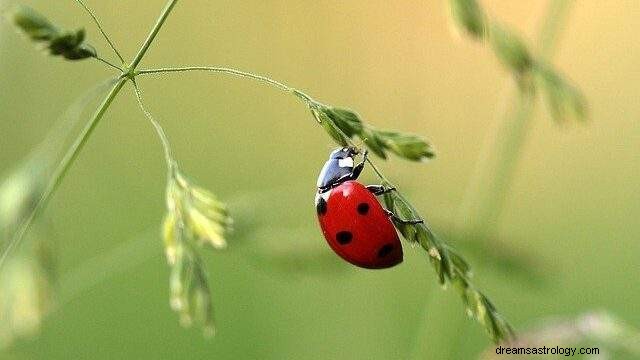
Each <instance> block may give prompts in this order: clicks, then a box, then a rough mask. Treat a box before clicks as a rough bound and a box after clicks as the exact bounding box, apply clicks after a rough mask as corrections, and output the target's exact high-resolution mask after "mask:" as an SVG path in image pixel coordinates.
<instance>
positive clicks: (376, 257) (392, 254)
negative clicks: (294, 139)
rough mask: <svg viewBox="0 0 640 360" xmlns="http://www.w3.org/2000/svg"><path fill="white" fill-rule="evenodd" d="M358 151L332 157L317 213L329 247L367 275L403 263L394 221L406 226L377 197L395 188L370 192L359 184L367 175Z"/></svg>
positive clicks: (341, 151)
mask: <svg viewBox="0 0 640 360" xmlns="http://www.w3.org/2000/svg"><path fill="white" fill-rule="evenodd" d="M357 154H358V151H357V150H356V149H354V148H351V147H345V148H339V149H336V150H334V151H333V152H331V155H329V160H327V162H326V163H325V164H324V167H323V168H322V171H321V172H320V175H319V176H318V183H317V186H318V193H317V194H316V211H317V213H318V220H319V221H320V227H321V228H322V233H323V234H324V237H325V239H326V240H327V242H328V243H329V246H331V248H332V249H333V251H335V252H336V254H338V255H339V256H340V257H342V258H343V259H344V260H346V261H348V262H350V263H352V264H354V265H356V266H359V267H363V268H367V269H384V268H389V267H392V266H395V265H397V264H399V263H401V262H402V245H401V243H400V239H399V238H398V233H397V232H396V229H395V227H394V226H393V223H392V222H391V220H390V217H393V219H394V220H396V221H399V222H404V223H419V222H422V220H400V219H398V218H396V217H395V215H393V213H391V212H390V211H388V210H386V209H385V208H383V207H382V205H381V204H380V202H378V199H377V198H376V196H377V195H382V194H384V193H386V192H389V191H394V190H395V189H394V188H385V187H384V186H382V185H369V186H364V185H362V184H361V183H359V182H357V181H356V179H357V178H358V176H359V175H360V173H361V172H362V169H364V164H365V161H366V158H367V152H366V151H365V152H364V154H363V160H362V162H361V163H359V164H358V165H355V166H354V156H356V155H357Z"/></svg>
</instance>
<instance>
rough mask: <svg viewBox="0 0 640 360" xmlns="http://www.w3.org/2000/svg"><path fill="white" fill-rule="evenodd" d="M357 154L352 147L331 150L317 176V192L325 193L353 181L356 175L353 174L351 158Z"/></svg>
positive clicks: (356, 150)
mask: <svg viewBox="0 0 640 360" xmlns="http://www.w3.org/2000/svg"><path fill="white" fill-rule="evenodd" d="M358 153H359V152H358V149H356V148H353V147H343V148H338V149H336V150H333V151H332V152H331V155H329V160H327V162H326V163H325V164H324V167H323V168H322V170H321V171H320V175H319V176H318V182H317V186H318V190H319V191H320V192H325V191H327V190H329V189H331V188H333V187H334V186H337V185H339V184H341V183H342V182H345V181H347V180H355V178H356V177H357V175H358V174H356V173H354V164H353V157H354V156H356V155H357V154H358ZM358 173H359V172H358Z"/></svg>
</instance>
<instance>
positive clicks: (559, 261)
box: [0, 0, 640, 359]
mask: <svg viewBox="0 0 640 360" xmlns="http://www.w3.org/2000/svg"><path fill="white" fill-rule="evenodd" d="M13 3H16V2H14V1H4V2H2V3H1V4H2V5H1V6H2V8H6V7H8V6H9V5H11V4H13ZM20 3H22V4H27V5H31V6H33V7H35V8H36V9H38V10H39V11H40V12H42V13H44V14H46V15H47V16H48V17H49V18H50V19H53V20H55V21H57V22H59V23H60V24H63V25H65V26H66V27H69V28H76V27H80V26H84V27H86V28H87V30H88V35H89V39H90V41H91V43H92V44H94V45H97V47H98V50H99V52H100V53H102V54H105V55H106V54H108V51H107V50H108V49H107V48H106V47H105V46H103V42H102V41H101V39H100V38H99V34H98V32H97V31H96V29H95V27H94V26H92V25H91V23H90V19H89V18H88V17H87V16H86V15H85V14H84V13H83V12H82V10H81V8H80V7H79V6H77V5H76V4H75V3H74V2H73V1H55V2H54V1H27V0H24V1H20ZM88 5H90V6H91V7H92V8H93V9H94V10H95V12H96V13H97V14H98V15H99V17H100V18H101V20H102V21H103V24H104V26H105V27H106V29H107V30H108V32H109V33H110V34H111V36H112V38H113V39H114V41H115V43H116V44H117V45H118V46H119V47H120V49H121V50H122V52H123V53H124V54H125V55H127V56H128V57H129V58H130V57H131V56H132V55H133V54H134V53H135V52H136V50H137V49H138V47H139V45H140V44H141V42H142V40H143V39H144V37H145V36H146V33H147V32H148V30H149V28H150V27H151V25H152V24H153V22H154V21H155V18H156V17H157V15H158V14H159V12H160V10H161V8H162V6H163V5H164V1H163V0H145V1H88ZM483 5H485V6H486V7H487V10H488V12H489V13H491V14H492V15H493V16H495V17H496V18H498V19H501V20H502V21H503V22H505V23H507V24H509V25H511V26H512V27H514V28H515V29H517V30H518V31H519V32H520V33H521V34H522V35H523V36H524V37H525V38H526V39H527V40H532V39H533V38H534V37H535V34H536V32H537V30H538V28H539V25H540V22H541V20H542V17H543V14H544V11H545V8H546V5H547V1H531V2H524V1H509V0H496V1H484V2H483ZM638 13H640V3H639V2H638V1H635V0H627V1H616V2H606V3H605V2H602V1H595V0H589V1H580V2H576V4H575V5H574V6H573V8H572V11H571V14H570V16H569V17H568V21H567V23H566V26H565V28H564V30H563V31H562V33H561V39H560V42H559V50H558V52H557V56H556V57H555V59H554V61H553V62H554V64H556V65H557V67H558V68H559V69H560V70H561V71H562V72H563V73H565V74H566V75H567V76H568V77H569V78H571V79H572V80H573V81H574V82H575V83H576V84H578V85H579V86H580V88H581V89H582V90H583V91H584V92H585V94H586V96H587V97H588V100H589V103H590V110H591V115H590V121H589V122H588V123H586V124H577V125H575V124H572V125H568V126H557V124H554V123H553V121H551V119H550V117H549V115H548V112H547V111H546V108H545V107H544V106H542V105H543V104H540V105H541V106H538V108H537V110H536V113H535V115H534V118H533V120H532V126H531V128H530V132H529V134H528V137H527V141H526V143H525V144H524V148H523V149H522V151H523V153H522V157H521V159H520V162H519V163H518V166H517V170H516V174H515V178H514V182H513V184H512V186H511V188H509V189H508V192H507V193H508V199H507V203H506V205H505V211H504V214H503V216H502V217H501V218H500V224H499V227H498V231H499V235H500V238H501V239H503V241H504V242H506V243H507V245H508V246H509V248H510V251H513V252H514V253H516V255H523V256H526V257H527V258H528V259H532V260H533V262H534V263H535V264H536V266H537V268H536V269H535V272H536V273H539V276H538V277H537V278H538V279H539V280H538V281H533V282H532V281H529V280H527V277H526V276H513V271H509V270H506V271H505V269H500V268H496V267H495V266H491V264H490V263H489V262H490V261H489V260H487V256H484V254H483V253H481V252H478V251H477V250H476V251H474V250H473V249H472V248H473V246H470V245H468V244H465V243H459V242H458V241H457V240H453V239H451V237H450V236H449V238H450V240H451V242H452V243H453V245H454V246H457V247H458V248H459V249H460V250H461V252H462V253H463V255H466V256H467V257H468V258H469V259H470V261H471V264H472V266H473V267H474V273H475V277H476V282H477V284H478V287H479V288H481V289H482V290H483V291H484V292H486V293H487V294H488V295H489V297H490V298H491V299H492V300H493V301H494V302H495V303H496V305H497V306H498V308H499V309H500V310H501V312H502V313H503V314H504V315H505V316H506V317H507V318H508V319H509V320H510V321H511V322H512V323H513V324H514V325H515V327H516V328H517V329H526V328H527V327H529V326H531V325H534V324H537V323H538V322H539V321H540V319H543V318H546V317H549V316H572V315H577V314H581V313H584V312H586V311H591V310H594V309H596V310H597V309H604V310H607V311H610V312H611V313H613V314H615V315H617V316H618V317H620V318H622V319H624V320H625V321H627V322H628V323H630V324H634V325H636V326H638V325H640V312H638V303H640V283H639V282H638V275H639V274H640V271H639V270H640V265H639V263H640V242H639V241H638V236H639V235H640V222H639V221H638V215H639V214H640V191H639V187H638V177H639V175H640V158H639V157H638V150H639V149H640V123H639V122H638V118H639V116H640V102H638V101H637V93H638V90H637V87H638V85H637V84H639V83H640V72H639V71H638V60H639V59H640V42H639V41H638V37H637V30H638V29H640V18H639V17H638V16H637V14H638ZM451 29H452V26H451V21H450V19H449V15H448V8H447V3H446V2H445V1H443V0H440V1H403V2H392V1H317V2H316V1H313V2H312V1H298V2H293V1H282V0H280V1H275V0H274V1H242V2H237V1H205V0H194V1H181V2H180V3H179V4H178V6H177V8H176V9H175V11H174V12H173V14H172V15H171V17H170V19H169V20H168V22H167V23H166V24H165V27H164V28H163V29H162V32H161V34H160V35H159V37H158V38H157V41H156V42H155V44H154V45H153V47H152V49H151V51H150V52H149V54H148V56H147V57H146V58H145V60H144V62H143V66H146V67H160V66H171V65H200V64H209V65H220V66H232V67H235V68H239V69H243V70H248V71H252V72H256V73H259V74H266V75H269V76H271V77H273V78H275V79H278V80H280V81H283V82H285V83H287V84H289V85H291V86H294V87H297V88H300V89H302V90H304V91H306V92H308V93H309V94H311V95H312V96H314V97H316V98H317V99H319V100H320V101H323V102H326V103H328V104H333V105H341V106H347V107H350V108H353V109H356V110H357V111H358V112H359V113H360V114H361V115H362V116H363V117H364V118H365V119H366V120H367V121H368V122H369V123H371V124H373V125H374V126H377V127H383V128H393V129H398V130H403V131H407V132H414V133H417V134H420V135H422V136H424V137H425V138H427V139H428V140H429V141H430V142H432V143H433V144H434V146H435V149H436V151H437V158H436V160H435V161H432V162H430V163H427V164H415V163H410V162H406V161H403V160H400V159H398V158H391V159H390V160H389V161H387V162H384V163H383V162H381V161H378V163H379V165H380V166H381V167H382V168H383V170H384V172H385V174H386V175H387V177H389V178H390V179H392V181H394V182H395V183H396V184H397V185H398V186H399V187H401V189H402V190H403V192H404V193H405V194H406V195H408V196H409V198H410V199H411V200H412V202H413V203H414V204H415V205H416V206H417V207H418V209H419V210H421V211H422V212H423V213H424V214H426V215H427V216H428V218H429V219H430V221H431V222H432V223H433V225H434V227H435V229H436V231H437V232H439V233H441V234H443V235H445V236H447V234H449V233H450V232H451V229H450V227H451V225H452V224H453V223H454V222H455V221H456V219H457V214H458V210H459V204H460V203H461V202H462V198H463V196H464V193H465V188H466V184H467V182H468V180H469V178H470V176H471V175H472V172H473V168H474V164H475V163H476V161H477V156H478V153H479V151H480V148H481V145H482V142H483V139H484V137H485V135H486V134H487V133H488V132H491V131H493V128H494V125H495V123H496V122H497V121H499V119H500V114H501V113H502V112H503V109H504V107H505V105H506V104H505V102H506V101H507V99H508V96H507V94H508V90H507V89H508V86H507V85H508V83H509V79H510V75H509V74H508V73H507V72H506V71H505V70H504V68H503V67H502V66H501V65H500V64H499V63H498V62H497V61H496V60H495V56H494V55H493V54H492V53H491V52H490V51H489V50H488V49H487V48H486V47H485V46H483V45H482V44H480V43H477V42H473V41H470V40H469V39H466V38H464V37H460V36H458V35H456V34H455V33H453V32H452V31H451ZM530 43H533V41H530ZM111 74H112V73H111V72H110V70H108V69H107V68H105V67H103V66H102V65H101V64H99V63H97V62H94V61H84V62H78V63H70V62H64V61H62V60H60V59H54V58H50V57H47V56H45V55H43V54H42V53H41V52H38V51H36V50H35V49H34V46H33V45H32V44H30V43H29V42H27V41H25V39H24V38H23V37H22V36H18V35H17V34H16V33H15V31H14V30H13V28H12V26H11V25H10V24H8V23H7V22H6V21H2V22H0V79H2V85H1V87H0V135H1V136H0V173H6V172H9V171H10V170H11V169H13V167H14V166H16V165H17V164H19V163H20V162H21V160H22V159H23V158H24V157H25V156H26V154H28V153H29V151H30V149H32V148H33V147H35V146H36V145H37V144H38V143H40V142H41V141H42V140H43V139H44V138H45V136H46V134H47V133H48V131H49V130H50V129H51V128H52V127H54V126H55V124H56V119H57V118H58V117H59V116H60V115H61V114H62V113H63V112H64V111H65V109H66V108H67V107H68V106H69V105H70V104H71V103H72V102H73V101H74V100H75V99H76V98H77V97H79V96H81V95H82V94H83V93H84V92H85V91H86V90H87V89H89V88H91V87H92V86H94V85H95V84H97V83H99V82H101V81H103V80H104V79H106V78H107V77H108V76H110V75H111ZM139 81H140V85H141V87H142V89H143V91H144V92H145V97H146V100H147V105H148V107H149V108H150V110H151V111H152V112H153V113H154V114H155V116H156V117H157V119H158V120H159V121H160V122H161V123H162V124H163V125H164V126H165V128H166V131H167V133H168V135H169V137H170V139H171V141H172V143H173V147H174V150H175V152H176V156H177V158H178V159H179V161H180V162H181V164H182V168H183V169H184V170H185V171H186V172H187V173H188V174H190V175H191V176H192V177H193V178H195V179H197V181H198V183H199V184H201V185H203V186H205V187H207V188H209V189H211V190H213V191H214V192H216V194H218V195H219V197H220V198H221V199H223V200H224V201H226V202H228V204H229V206H230V208H231V211H232V212H233V215H234V217H235V220H236V225H235V227H236V232H235V234H234V235H233V236H232V237H231V238H230V246H229V249H228V250H227V251H224V252H213V251H208V252H206V253H205V258H206V263H207V264H206V265H207V269H208V272H209V278H210V282H211V286H212V293H213V299H214V306H215V310H216V325H217V330H218V332H217V335H216V337H215V338H213V339H210V340H207V339H204V338H203V337H202V336H201V334H200V331H199V330H198V329H190V330H185V329H183V328H181V327H180V325H179V324H178V321H177V316H176V315H175V314H174V313H173V312H172V311H171V310H170V308H169V304H168V279H167V277H168V268H167V266H166V263H165V259H164V256H163V249H162V244H161V240H160V236H159V224H160V221H161V218H162V216H163V213H164V186H165V176H164V171H165V167H164V163H163V158H162V152H161V148H160V145H159V142H158V140H157V139H156V136H155V134H154V132H153V130H152V128H151V127H150V125H149V124H148V122H147V121H146V120H145V118H144V116H143V115H142V113H141V112H140V111H139V110H138V108H137V105H136V103H135V100H134V98H133V91H132V89H130V86H127V87H126V88H125V90H124V91H123V92H122V93H121V96H120V97H118V99H117V100H116V101H115V103H114V104H113V106H112V107H111V109H110V110H109V112H108V113H107V115H106V117H105V118H104V119H103V121H102V122H101V123H100V125H99V127H98V129H97V131H96V132H95V133H94V134H93V136H92V138H91V141H90V142H89V144H88V146H87V147H86V148H85V149H84V151H83V152H82V154H81V156H80V158H79V159H78V161H77V163H76V164H75V165H74V166H73V168H72V170H71V171H70V173H69V174H68V177H67V178H66V180H65V181H64V183H63V185H62V186H61V188H60V189H59V191H58V192H57V193H56V195H55V196H54V198H53V201H52V202H51V203H50V205H49V207H48V208H47V210H46V216H45V220H44V222H45V223H46V224H47V226H46V228H47V229H48V232H47V234H48V236H49V238H50V239H51V240H52V241H54V242H55V250H56V254H57V258H58V271H59V287H58V294H57V295H58V299H59V300H58V301H59V303H58V307H57V308H56V309H55V311H54V312H53V313H52V314H51V315H50V316H49V317H48V318H47V319H46V321H45V323H44V325H43V328H42V331H41V333H40V335H39V336H36V337H34V338H31V339H24V340H21V341H19V342H18V343H17V344H15V346H13V347H12V348H11V350H10V351H8V352H6V353H3V354H1V355H0V357H1V358H3V359H4V358H7V359H83V358H93V359H124V358H154V359H185V358H194V359H195V358H217V359H338V358H340V359H408V358H416V359H471V358H476V357H477V356H478V354H479V353H480V352H481V351H482V350H483V349H485V348H487V347H488V346H490V342H489V340H488V338H487V337H486V336H485V334H484V332H483V329H482V328H481V327H480V326H479V325H477V324H476V323H475V322H473V321H471V320H469V319H467V318H466V315H465V314H464V311H463V309H462V305H461V303H460V300H459V298H458V294H457V293H455V292H454V291H442V289H441V288H440V287H439V286H437V285H436V277H435V275H434V273H433V271H432V269H431V266H430V265H429V264H428V262H427V261H426V257H425V254H424V252H423V251H422V250H421V249H419V248H415V249H412V248H411V247H406V248H405V261H404V263H403V264H402V265H401V266H398V267H396V268H393V269H390V270H386V271H368V270H362V269H357V268H354V267H352V266H350V265H349V264H347V263H345V262H343V261H341V260H339V259H338V258H337V257H336V256H335V255H334V254H333V253H332V252H331V250H330V248H329V247H328V246H327V245H326V243H325V241H324V239H323V238H322V236H321V233H320V231H319V229H318V226H317V224H316V218H315V212H314V207H313V206H312V204H313V196H314V194H313V193H314V191H315V188H314V184H315V179H316V176H317V173H318V171H319V169H320V167H321V166H322V164H323V163H324V161H325V159H326V156H327V154H328V151H329V150H330V149H331V148H332V147H333V144H332V143H331V142H330V140H329V138H328V137H327V136H326V135H325V134H324V133H323V131H322V129H321V128H319V127H318V126H316V124H315V122H314V120H313V118H312V117H311V116H310V115H309V113H308V110H307V109H306V108H305V107H304V106H303V105H301V104H300V103H299V102H298V101H297V100H296V99H295V98H294V97H292V96H286V95H284V94H282V93H281V92H279V91H277V90H275V89H272V88H269V87H267V86H264V85H262V84H258V83H254V82H252V81H248V80H241V79H235V78H230V77H225V76H222V75H206V74H195V73H192V74H183V75H167V76H164V77H153V78H152V77H149V78H142V79H140V80H139ZM362 179H363V181H365V182H375V177H374V176H373V174H372V172H371V171H370V170H369V171H365V175H364V177H363V178H362ZM496 246H501V245H496ZM532 271H534V270H533V269H532ZM540 279H541V280H540ZM590 345H591V346H594V344H590Z"/></svg>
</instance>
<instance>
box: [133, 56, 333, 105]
mask: <svg viewBox="0 0 640 360" xmlns="http://www.w3.org/2000/svg"><path fill="white" fill-rule="evenodd" d="M190 71H206V72H212V73H220V74H226V75H232V76H237V77H242V78H247V79H253V80H258V81H260V82H263V83H265V84H268V85H271V86H274V87H276V88H278V89H280V90H282V91H284V92H286V93H292V94H294V95H296V96H297V97H299V98H300V99H302V100H303V101H304V102H306V103H307V104H309V105H321V104H320V103H319V102H318V101H316V100H314V99H313V98H312V97H311V96H309V95H307V94H305V93H304V92H302V91H300V90H298V89H295V88H293V87H291V86H288V85H285V84H283V83H281V82H279V81H277V80H274V79H272V78H270V77H267V76H263V75H258V74H253V73H250V72H246V71H242V70H238V69H232V68H227V67H220V66H184V67H170V68H159V69H144V70H140V71H136V72H135V73H134V74H135V75H136V76H137V75H153V74H167V73H180V72H190Z"/></svg>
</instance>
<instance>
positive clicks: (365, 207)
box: [357, 203, 369, 215]
mask: <svg viewBox="0 0 640 360" xmlns="http://www.w3.org/2000/svg"><path fill="white" fill-rule="evenodd" d="M357 210H358V214H360V215H367V213H368V212H369V204H367V203H360V204H358V209H357Z"/></svg>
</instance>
